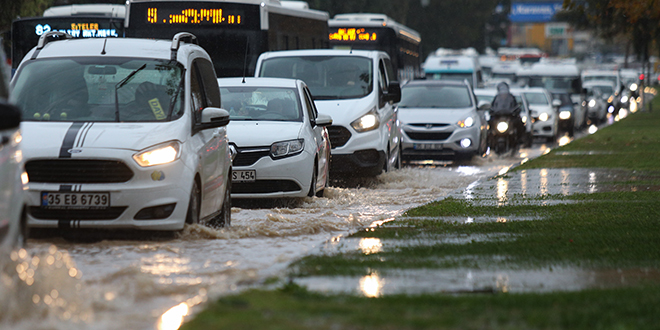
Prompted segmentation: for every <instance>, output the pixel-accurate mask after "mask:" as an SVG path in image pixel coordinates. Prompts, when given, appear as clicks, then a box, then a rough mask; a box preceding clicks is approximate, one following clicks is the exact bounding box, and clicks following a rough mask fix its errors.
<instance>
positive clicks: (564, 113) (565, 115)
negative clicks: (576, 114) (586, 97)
mask: <svg viewBox="0 0 660 330" xmlns="http://www.w3.org/2000/svg"><path fill="white" fill-rule="evenodd" d="M569 118H571V112H570V111H568V110H564V111H562V112H560V113H559V119H562V120H566V119H569Z"/></svg>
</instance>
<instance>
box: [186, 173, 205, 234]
mask: <svg viewBox="0 0 660 330" xmlns="http://www.w3.org/2000/svg"><path fill="white" fill-rule="evenodd" d="M200 194H201V192H200V190H199V184H198V183H197V180H194V182H193V186H192V189H190V199H189V200H188V212H186V223H187V224H191V225H192V224H196V223H199V212H200V208H201V205H202V198H201V195H200Z"/></svg>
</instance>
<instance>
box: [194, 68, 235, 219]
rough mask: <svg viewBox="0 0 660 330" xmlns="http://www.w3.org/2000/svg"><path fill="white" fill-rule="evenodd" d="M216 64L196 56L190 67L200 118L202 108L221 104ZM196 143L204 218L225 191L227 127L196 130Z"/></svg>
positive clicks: (197, 119) (196, 113)
mask: <svg viewBox="0 0 660 330" xmlns="http://www.w3.org/2000/svg"><path fill="white" fill-rule="evenodd" d="M214 73H215V71H214V70H213V65H212V64H211V62H209V61H208V60H206V59H203V58H197V59H195V60H194V61H193V62H192V65H191V67H190V87H191V88H190V94H191V102H192V104H191V106H192V109H193V113H194V116H193V117H194V120H195V122H197V123H200V122H201V111H202V110H203V109H205V108H207V107H216V108H220V88H219V87H218V81H217V80H216V79H217V78H216V77H215V74H214ZM192 142H193V143H194V145H195V151H196V153H197V156H198V159H199V164H198V171H199V173H200V178H201V187H200V189H201V192H202V200H201V201H202V203H201V208H200V217H201V218H204V217H206V216H208V215H210V214H212V213H214V212H216V211H218V210H219V209H220V206H221V204H222V201H223V197H224V196H223V195H222V193H223V192H224V191H225V189H224V186H225V184H226V182H224V181H223V180H224V178H223V175H222V174H223V173H224V171H225V169H224V164H225V163H224V161H223V155H224V154H225V153H226V151H227V150H226V147H227V142H226V128H225V127H220V128H214V129H207V130H194V129H193V136H192Z"/></svg>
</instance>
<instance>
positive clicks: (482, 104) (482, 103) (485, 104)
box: [477, 101, 492, 111]
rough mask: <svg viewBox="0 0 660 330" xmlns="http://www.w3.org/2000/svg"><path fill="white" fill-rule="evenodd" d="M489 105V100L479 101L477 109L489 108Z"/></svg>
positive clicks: (490, 105)
mask: <svg viewBox="0 0 660 330" xmlns="http://www.w3.org/2000/svg"><path fill="white" fill-rule="evenodd" d="M491 107H492V104H490V102H488V101H479V104H478V106H477V109H479V110H484V111H485V110H490V108H491Z"/></svg>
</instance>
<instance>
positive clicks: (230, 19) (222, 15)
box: [147, 7, 243, 25]
mask: <svg viewBox="0 0 660 330" xmlns="http://www.w3.org/2000/svg"><path fill="white" fill-rule="evenodd" d="M147 22H149V23H151V24H167V25H175V24H194V25H242V24H243V13H242V12H241V11H238V10H234V11H231V12H229V11H226V10H224V9H222V8H185V9H175V8H158V7H149V8H147Z"/></svg>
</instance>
